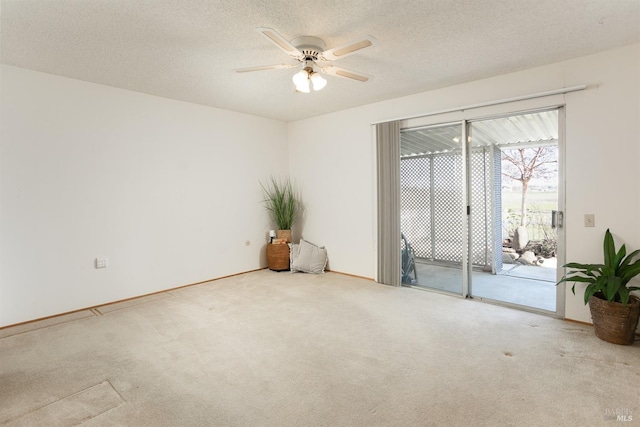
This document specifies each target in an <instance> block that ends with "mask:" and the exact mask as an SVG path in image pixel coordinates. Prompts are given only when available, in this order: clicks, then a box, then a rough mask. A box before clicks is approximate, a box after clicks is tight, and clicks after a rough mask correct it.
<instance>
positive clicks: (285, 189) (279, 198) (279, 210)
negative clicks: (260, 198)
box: [260, 176, 301, 242]
mask: <svg viewBox="0 0 640 427" xmlns="http://www.w3.org/2000/svg"><path fill="white" fill-rule="evenodd" d="M260 185H261V186H262V192H263V194H264V204H265V207H266V208H267V210H268V211H269V212H271V216H272V218H273V221H274V222H275V223H276V226H277V227H278V238H280V239H286V241H287V242H291V226H292V225H293V224H294V222H295V221H296V219H297V217H298V214H299V212H300V209H301V204H300V198H299V197H298V194H297V192H296V190H295V189H294V187H293V185H292V184H291V181H290V180H289V179H284V180H279V179H276V178H275V177H273V176H272V177H271V178H270V179H269V180H268V181H267V182H266V183H264V184H263V183H261V184H260Z"/></svg>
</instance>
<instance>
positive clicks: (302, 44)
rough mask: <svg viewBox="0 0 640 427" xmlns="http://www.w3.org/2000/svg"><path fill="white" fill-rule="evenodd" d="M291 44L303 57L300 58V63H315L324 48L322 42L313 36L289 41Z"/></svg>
mask: <svg viewBox="0 0 640 427" xmlns="http://www.w3.org/2000/svg"><path fill="white" fill-rule="evenodd" d="M291 44H292V45H293V46H295V47H296V48H297V49H298V50H299V51H300V52H302V54H303V55H304V58H302V59H301V61H307V60H313V61H317V60H318V57H319V56H320V54H321V53H322V52H324V50H325V46H326V44H325V42H324V40H322V39H321V38H319V37H314V36H302V37H297V38H295V39H293V40H292V41H291Z"/></svg>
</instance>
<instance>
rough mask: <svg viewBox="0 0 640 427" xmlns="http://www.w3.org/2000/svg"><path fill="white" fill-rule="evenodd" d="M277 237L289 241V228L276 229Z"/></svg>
mask: <svg viewBox="0 0 640 427" xmlns="http://www.w3.org/2000/svg"><path fill="white" fill-rule="evenodd" d="M278 239H285V240H286V241H287V243H291V230H278Z"/></svg>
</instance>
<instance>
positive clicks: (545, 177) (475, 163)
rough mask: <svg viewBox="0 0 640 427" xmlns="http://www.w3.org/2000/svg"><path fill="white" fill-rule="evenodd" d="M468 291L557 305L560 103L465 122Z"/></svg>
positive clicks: (528, 303) (478, 295)
mask: <svg viewBox="0 0 640 427" xmlns="http://www.w3.org/2000/svg"><path fill="white" fill-rule="evenodd" d="M468 134H469V142H468V150H467V151H468V153H469V156H468V159H467V167H468V183H467V189H468V194H469V204H470V206H471V209H470V219H469V260H470V265H469V272H470V277H471V280H470V282H471V284H470V292H469V293H470V295H471V296H472V297H474V298H486V299H490V300H496V301H502V302H506V303H510V304H517V305H522V306H526V307H531V308H535V309H541V310H546V311H552V312H555V311H556V287H555V281H556V258H555V256H556V252H557V241H558V239H557V230H555V229H553V228H552V227H551V212H552V211H554V210H558V111H557V110H552V111H544V112H536V113H528V114H522V115H516V116H509V117H500V118H495V119H491V120H482V121H475V122H471V123H470V124H468Z"/></svg>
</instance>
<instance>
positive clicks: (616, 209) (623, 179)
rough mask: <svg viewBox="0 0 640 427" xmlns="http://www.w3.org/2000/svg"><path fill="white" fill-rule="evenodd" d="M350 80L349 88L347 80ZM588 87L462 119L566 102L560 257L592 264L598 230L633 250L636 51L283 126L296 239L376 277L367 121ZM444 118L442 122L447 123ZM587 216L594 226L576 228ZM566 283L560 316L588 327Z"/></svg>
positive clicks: (637, 164) (638, 196)
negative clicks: (299, 218)
mask: <svg viewBox="0 0 640 427" xmlns="http://www.w3.org/2000/svg"><path fill="white" fill-rule="evenodd" d="M354 84H355V83H354ZM580 84H588V85H589V87H588V89H587V90H585V91H582V92H575V93H569V94H567V95H564V96H562V95H561V96H554V97H549V98H543V99H538V100H533V101H527V102H519V103H517V104H514V105H502V106H496V107H491V108H484V109H482V110H478V111H473V112H472V113H469V112H467V114H478V115H490V114H496V113H500V112H505V111H518V110H523V109H527V108H536V107H543V106H552V105H558V104H565V105H566V162H565V167H566V215H565V227H566V228H565V231H566V239H567V240H566V256H567V260H569V261H579V262H600V261H601V260H602V254H601V246H602V238H603V235H604V231H605V230H606V228H607V227H610V228H611V230H612V232H613V233H614V236H616V237H617V238H618V239H619V240H622V239H623V240H624V241H625V242H626V243H627V246H628V247H629V248H632V249H636V248H640V216H639V215H638V212H640V186H639V185H638V183H640V137H639V135H640V45H637V44H636V45H632V46H627V47H624V48H620V49H616V50H611V51H607V52H603V53H600V54H597V55H592V56H588V57H583V58H578V59H573V60H568V61H565V62H562V63H557V64H552V65H548V66H544V67H540V68H536V69H531V70H526V71H522V72H517V73H511V74H507V75H503V76H497V77H494V78H490V79H485V80H481V81H476V82H472V83H468V84H464V85H459V86H453V87H449V88H445V89H441V90H436V91H431V92H425V93H420V94H416V95H412V96H408V97H403V98H398V99H394V100H390V101H385V102H380V103H377V104H373V105H367V106H365V107H361V108H355V109H350V110H346V111H341V112H337V113H333V114H328V115H324V116H321V117H316V118H312V119H308V120H303V121H298V122H294V123H290V124H289V150H290V154H289V155H290V170H291V175H292V178H293V179H294V180H295V181H297V182H298V183H299V185H300V187H301V190H302V194H303V198H304V201H305V203H306V205H307V207H308V209H307V218H306V222H305V224H304V230H303V236H304V237H305V238H307V239H309V240H311V241H314V242H317V243H319V244H323V245H326V246H327V250H328V253H329V258H330V267H331V269H333V270H336V271H341V272H345V273H350V274H356V275H361V276H366V277H375V271H376V263H375V253H376V252H375V251H376V248H375V245H376V238H375V236H376V234H375V228H376V224H375V216H374V211H375V194H374V187H375V163H374V162H375V156H374V153H375V151H374V144H373V141H372V133H371V126H370V125H371V124H372V123H376V122H380V121H386V120H390V119H401V118H405V117H411V116H418V115H420V114H425V113H429V112H433V111H439V110H443V109H447V108H452V107H458V106H465V105H471V104H475V103H481V102H486V101H492V100H497V99H504V98H510V97H515V96H520V95H527V94H531V93H538V92H543V91H547V90H551V89H557V88H562V87H569V86H574V85H580ZM448 118H450V116H447V117H446V118H444V117H443V118H442V121H446V119H448ZM585 213H593V214H595V217H596V227H595V228H584V227H583V215H584V214H585ZM569 288H570V287H567V301H566V310H565V316H566V317H567V318H570V319H575V320H580V321H585V322H589V321H590V317H589V312H588V308H586V307H585V306H584V305H583V302H582V292H581V291H580V292H577V294H578V296H576V297H574V296H573V295H572V294H571V291H570V289H569Z"/></svg>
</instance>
